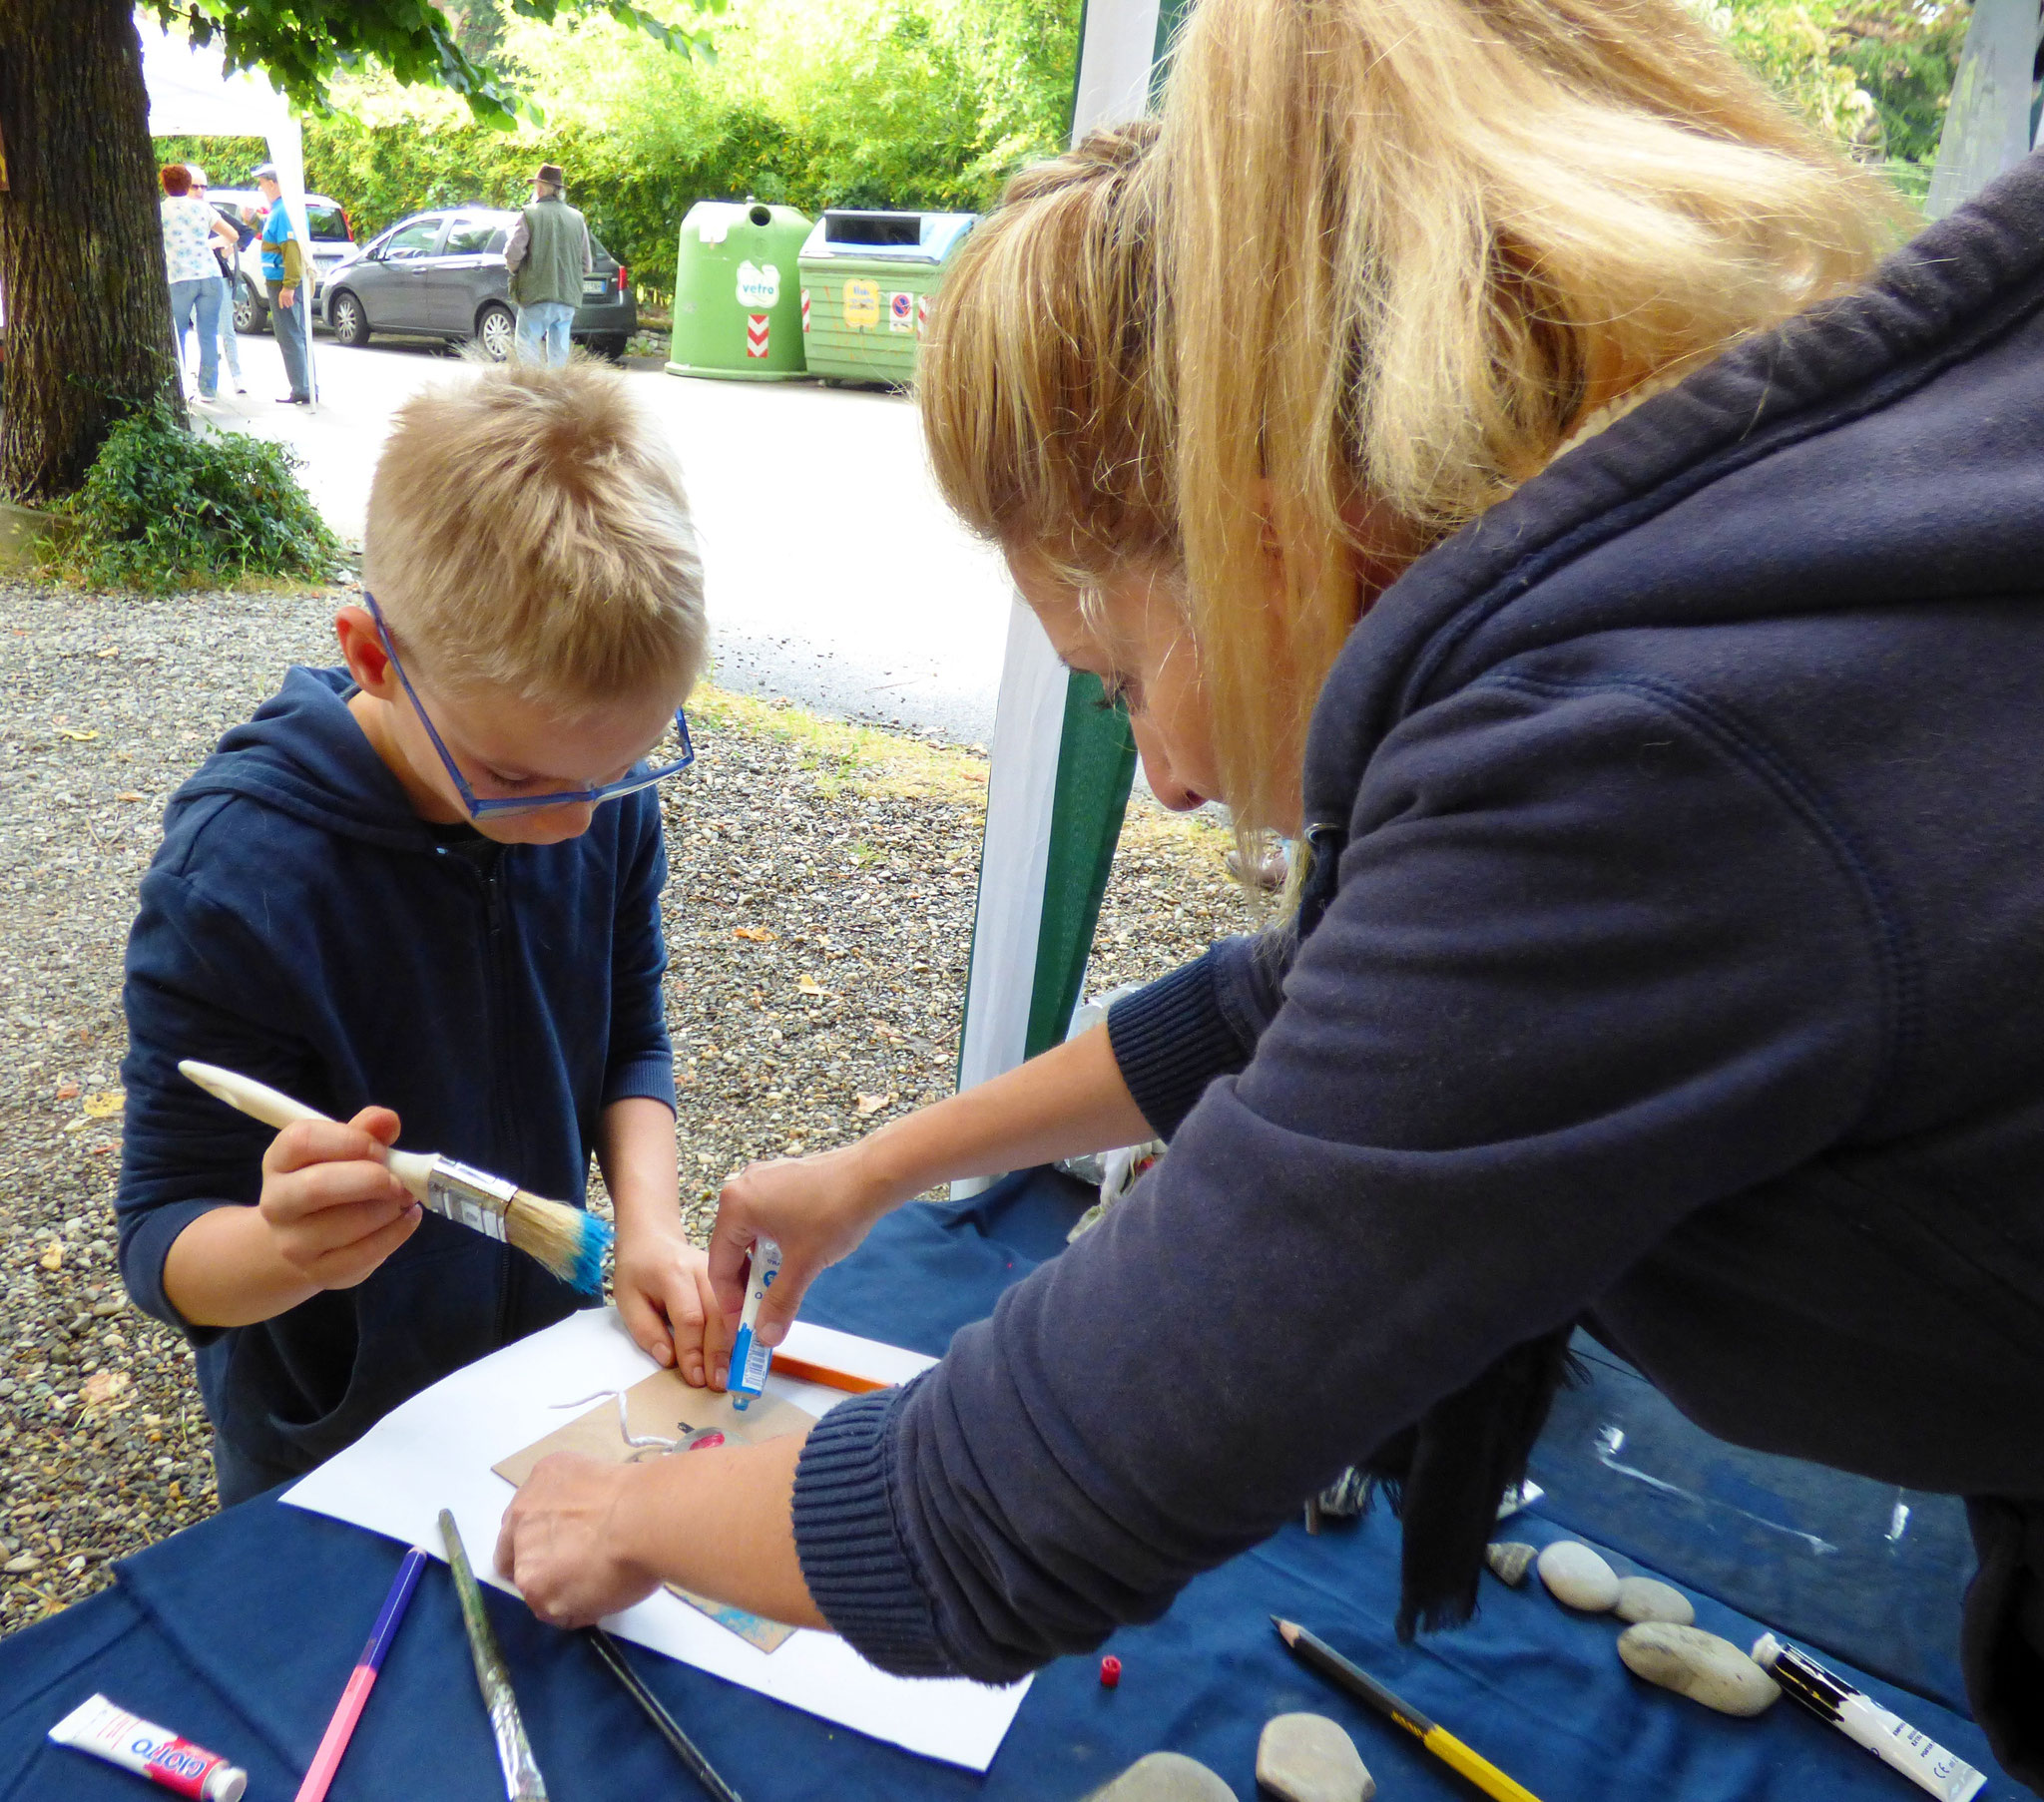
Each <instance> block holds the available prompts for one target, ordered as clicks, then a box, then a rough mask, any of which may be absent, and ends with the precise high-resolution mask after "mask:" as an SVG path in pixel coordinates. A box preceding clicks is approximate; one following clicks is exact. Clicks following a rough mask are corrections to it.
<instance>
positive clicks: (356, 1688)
mask: <svg viewBox="0 0 2044 1802" xmlns="http://www.w3.org/2000/svg"><path fill="white" fill-rule="evenodd" d="M425 1568H426V1554H425V1553H423V1552H421V1551H420V1550H419V1548H418V1547H416V1546H414V1547H413V1548H412V1549H411V1550H410V1551H409V1552H407V1553H406V1554H405V1555H404V1563H403V1564H401V1565H399V1566H398V1567H397V1576H396V1577H394V1578H393V1579H392V1581H391V1584H390V1593H389V1594H388V1595H386V1596H384V1597H383V1611H382V1612H381V1613H380V1614H378V1615H377V1616H376V1624H375V1625H374V1626H373V1627H371V1628H370V1629H369V1643H368V1644H367V1645H365V1646H363V1647H362V1655H361V1656H360V1657H359V1658H357V1659H356V1660H355V1667H354V1670H353V1672H352V1674H350V1675H349V1677H348V1680H347V1687H346V1688H345V1689H343V1690H342V1691H341V1692H340V1700H339V1701H338V1702H336V1703H335V1704H334V1707H333V1718H332V1719H331V1720H330V1721H328V1722H327V1723H326V1737H325V1738H323V1739H322V1740H320V1742H319V1749H318V1751H316V1752H314V1753H313V1754H312V1762H311V1765H310V1766H309V1767H308V1768H307V1770H306V1772H305V1781H304V1782H303V1783H301V1784H299V1785H298V1795H297V1802H326V1786H327V1785H328V1784H329V1783H331V1782H332V1781H333V1773H334V1772H335V1771H336V1770H338V1769H339V1768H340V1760H341V1754H342V1753H344V1752H345V1751H346V1750H347V1742H348V1740H349V1739H350V1738H351V1737H352V1736H353V1733H354V1730H355V1722H356V1721H358V1720H360V1719H361V1717H362V1704H363V1703H364V1702H366V1701H367V1700H368V1699H369V1691H370V1690H371V1689H372V1688H373V1687H375V1683H376V1673H377V1671H379V1670H381V1669H382V1668H383V1654H384V1653H385V1652H387V1651H388V1650H389V1649H390V1641H391V1640H393V1639H394V1638H396V1637H397V1628H398V1623H399V1622H400V1621H402V1620H403V1619H404V1610H405V1609H406V1608H407V1607H409V1606H410V1605H411V1592H412V1590H414V1589H416V1588H417V1587H418V1586H419V1573H420V1572H421V1571H423V1570H424V1569H425Z"/></svg>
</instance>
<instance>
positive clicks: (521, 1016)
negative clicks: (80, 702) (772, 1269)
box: [116, 365, 723, 1502]
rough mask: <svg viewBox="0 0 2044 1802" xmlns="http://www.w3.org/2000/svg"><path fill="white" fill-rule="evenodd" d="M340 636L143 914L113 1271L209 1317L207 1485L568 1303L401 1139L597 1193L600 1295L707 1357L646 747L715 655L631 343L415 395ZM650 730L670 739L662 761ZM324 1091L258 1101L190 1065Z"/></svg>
mask: <svg viewBox="0 0 2044 1802" xmlns="http://www.w3.org/2000/svg"><path fill="white" fill-rule="evenodd" d="M362 569H363V578H364V590H365V592H364V593H363V595H362V597H361V600H360V602H351V603H349V604H348V605H346V606H344V607H342V608H341V609H340V611H339V614H338V616H337V618H336V620H335V630H336V633H337V636H338V638H339V641H340V651H341V656H342V659H343V661H344V666H345V667H344V668H341V669H333V670H306V669H294V670H292V671H291V672H290V673H289V674H288V675H287V676H285V678H284V681H283V685H282V687H281V688H280V689H279V690H278V691H277V693H276V694H275V695H274V696H273V697H272V698H271V699H269V700H268V701H266V702H264V703H263V705H262V706H261V707H260V708H259V709H258V710H257V712H256V716H255V717H254V718H253V719H251V720H250V721H249V722H248V723H247V724H245V725H240V726H237V727H236V728H235V729H234V730H232V731H230V732H229V733H228V734H227V735H226V736H225V737H224V738H223V739H222V740H221V742H220V746H219V748H218V749H217V750H216V751H215V752H214V754H213V755H212V756H211V757H209V758H208V759H207V761H206V763H205V764H204V765H203V766H202V767H201V768H200V770H199V771H198V773H197V774H196V775H194V776H193V777H192V778H191V779H190V780H189V781H188V782H186V783H185V785H184V786H183V787H182V788H180V789H179V791H178V793H177V794H176V795H175V796H174V797H173V799H172V801H171V805H170V809H169V811H168V813H167V814H166V817H165V832H164V843H163V847H162V849H161V850H160V851H159V852H158V854H157V856H156V859H155V861H154V862H153V863H152V865H151V867H150V870H149V872H148V874H147V875H146V876H145V877H144V879H143V883H142V905H141V911H140V913H139V914H138V916H137V918H136V921H135V925H134V929H133V932H132V934H131V936H130V939H129V946H128V975H127V986H126V991H125V1001H126V1006H127V1013H128V1026H129V1035H130V1050H129V1053H128V1057H127V1059H126V1062H125V1063H124V1064H123V1066H122V1076H123V1078H124V1080H125V1083H126V1086H127V1113H126V1120H125V1145H124V1156H123V1164H122V1171H121V1189H120V1195H119V1198H118V1201H117V1203H116V1206H117V1209H118V1215H119V1226H120V1255H121V1270H122V1274H123V1276H124V1278H125V1279H126V1281H127V1285H128V1289H129V1292H130V1293H131V1294H132V1295H133V1296H134V1297H135V1300H136V1301H137V1303H138V1304H139V1305H140V1306H141V1307H142V1308H144V1309H145V1310H146V1311H147V1312H149V1313H151V1314H154V1315H155V1316H156V1317H157V1318H159V1319H161V1320H165V1321H168V1322H170V1323H171V1324H172V1325H174V1326H178V1327H181V1328H183V1329H184V1331H185V1332H186V1333H187V1335H188V1336H189V1337H190V1338H191V1340H192V1342H193V1344H194V1345H195V1346H196V1347H197V1348H198V1374H199V1383H200V1388H201V1390H202V1392H203V1394H204V1396H205V1400H206V1407H207V1412H208V1414H209V1415H210V1416H211V1418H212V1421H213V1425H214V1430H215V1458H216V1462H217V1465H218V1469H219V1478H220V1493H221V1499H222V1501H223V1502H236V1501H240V1500H242V1499H243V1498H245V1497H248V1496H251V1495H254V1494H256V1492H257V1491H260V1490H263V1489H266V1488H268V1487H270V1486H271V1485H273V1484H276V1483H279V1482H281V1481H283V1480H284V1479H286V1478H289V1477H292V1476H295V1475H298V1474H301V1473H303V1472H304V1471H307V1470H309V1469H310V1468H311V1467H312V1466H313V1465H315V1464H317V1463H319V1462H320V1461H321V1460H322V1459H324V1458H327V1457H329V1456H330V1455H332V1454H333V1453H335V1452H337V1451H339V1450H340V1449H341V1448H342V1447H343V1446H345V1445H347V1444H348V1443H349V1442H350V1441H352V1440H354V1439H355V1438H357V1437H358V1436H359V1435H360V1434H361V1433H363V1432H364V1431H365V1430H366V1429H367V1428H368V1427H370V1426H371V1425H372V1424H373V1423H374V1422H375V1421H376V1420H377V1419H378V1418H380V1417H381V1416H382V1415H383V1414H385V1413H386V1412H387V1411H388V1410H389V1409H391V1408H392V1407H394V1406H396V1405H397V1404H398V1403H399V1402H401V1401H403V1400H405V1399H406V1398H407V1397H409V1396H411V1395H413V1394H415V1393H416V1392H417V1391H418V1390H420V1389H422V1388H424V1387H425V1386H426V1385H428V1384H430V1383H432V1382H434V1381H436V1380H437V1379H438V1378H440V1377H442V1376H444V1375H446V1374H447V1373H448V1372H450V1371H452V1370H455V1369H457V1368H459V1367H460V1366H461V1365H463V1364H466V1363H469V1362H471V1361H472V1360H474V1359H476V1358H478V1357H481V1356H482V1355H484V1354H485V1353H487V1352H490V1351H494V1350H496V1349H497V1348H498V1347H500V1346H502V1345H505V1344H507V1343H509V1342H510V1341H511V1340H512V1339H514V1338H517V1337H519V1336H521V1335H523V1334H526V1333H530V1332H533V1331H535V1330H536V1329H538V1328H540V1327H543V1326H546V1325H549V1324H551V1323H552V1322H554V1321H557V1320H560V1319H562V1318H563V1317H565V1316H566V1315H567V1314H568V1313H569V1311H570V1310H572V1309H573V1308H575V1307H576V1306H578V1305H581V1304H580V1303H579V1302H578V1298H577V1296H576V1294H575V1292H574V1291H573V1290H572V1289H570V1288H569V1287H568V1285H567V1284H565V1283H563V1282H561V1281H560V1280H559V1279H558V1278H556V1277H554V1276H553V1275H552V1274H550V1273H549V1272H548V1271H547V1270H546V1269H545V1268H544V1267H543V1266H541V1265H539V1264H538V1263H535V1262H534V1261H533V1260H531V1259H530V1258H528V1257H526V1256H524V1255H522V1254H520V1253H518V1252H515V1251H513V1250H512V1249H511V1248H510V1247H509V1246H507V1245H505V1244H503V1243H502V1242H500V1241H498V1240H495V1239H492V1238H490V1237H487V1236H485V1235H484V1234H482V1233H480V1232H476V1231H472V1230H470V1229H469V1228H468V1227H466V1226H462V1225H459V1224H456V1223H455V1222H453V1221H451V1220H448V1219H445V1218H443V1217H441V1216H440V1215H438V1214H422V1212H421V1210H420V1208H419V1207H418V1206H417V1205H416V1204H415V1203H414V1202H413V1200H412V1198H411V1196H410V1195H409V1193H408V1192H406V1191H405V1190H404V1188H403V1187H402V1186H401V1185H400V1184H399V1183H398V1182H397V1181H396V1179H395V1178H394V1177H393V1176H391V1175H390V1173H389V1172H388V1171H387V1170H386V1169H385V1168H384V1167H383V1165H382V1164H381V1163H380V1162H377V1161H375V1160H374V1154H375V1149H376V1147H377V1145H379V1144H380V1145H387V1144H390V1143H392V1142H393V1141H394V1140H396V1139H397V1137H398V1134H399V1131H400V1120H401V1129H402V1132H403V1136H404V1142H405V1144H406V1145H407V1146H408V1147H410V1148H415V1149H420V1150H433V1151H440V1152H444V1153H446V1154H448V1155H449V1156H452V1157H455V1158H458V1159H460V1160H461V1161H463V1162H465V1163H468V1164H470V1165H473V1166H476V1167H479V1168H481V1169H484V1170H488V1171H491V1172H494V1173H497V1174H500V1175H504V1176H507V1177H509V1178H511V1179H512V1180H514V1181H516V1182H518V1183H519V1184H521V1185H522V1186H524V1187H526V1188H529V1189H532V1190H534V1191H535V1192H537V1193H540V1194H543V1195H548V1196H551V1197H553V1198H555V1199H558V1200H563V1201H568V1202H573V1203H577V1204H579V1203H581V1202H582V1200H583V1196H584V1187H585V1184H586V1181H587V1176H588V1169H589V1158H590V1155H591V1153H592V1151H593V1152H594V1153H595V1155H596V1156H597V1158H598V1159H599V1161H600V1162H601V1164H602V1167H603V1171H604V1175H605V1178H606V1181H607V1183H608V1186H609V1189H610V1194H611V1198H612V1202H613V1205H614V1208H615V1211H616V1217H617V1228H618V1238H617V1253H616V1272H615V1274H616V1282H615V1287H616V1294H617V1301H618V1305H619V1307H620V1309H621V1311H622V1313H623V1315H624V1318H625V1322H626V1324H627V1326H628V1327H629V1328H630V1329H631V1331H632V1333H633V1335H634V1337H635V1338H636V1339H637V1340H638V1342H639V1343H640V1345H642V1346H643V1347H644V1348H645V1349H646V1350H647V1351H649V1352H651V1353H652V1354H653V1355H654V1356H655V1357H657V1358H659V1359H660V1360H661V1362H663V1363H666V1364H676V1363H679V1365H680V1367H681V1369H682V1371H683V1374H684V1375H685V1376H687V1377H689V1378H691V1380H693V1381H695V1382H698V1383H701V1382H702V1381H703V1380H704V1378H705V1375H706V1370H705V1356H706V1352H705V1345H706V1337H705V1335H706V1321H707V1330H708V1346H709V1350H710V1353H711V1354H712V1355H714V1354H715V1353H716V1351H717V1348H718V1347H719V1346H720V1345H721V1343H722V1340H721V1337H720V1335H721V1333H722V1326H723V1322H722V1316H721V1314H720V1313H719V1312H718V1311H717V1310H716V1308H715V1307H714V1305H706V1304H708V1303H709V1301H710V1290H709V1287H708V1283H707V1280H706V1277H705V1268H704V1258H703V1254H702V1253H701V1252H700V1251H697V1250H694V1249H693V1248H692V1247H690V1246H689V1244H688V1242H687V1240H686V1238H685V1237H684V1235H683V1231H682V1222H681V1214H680V1207H679V1199H678V1192H677V1182H676V1166H675V1140H674V1067H673V1053H672V1050H671V1047H670V1045H669V1041H668V1034H667V1027H666V1020H665V1014H664V1011H663V1003H662V997H661V978H662V973H663V971H664V970H665V968H666V964H667V957H666V952H665V949H664V945H663V940H662V933H661V921H660V897H661V890H662V887H663V885H664V884H665V881H666V877H667V857H666V851H665V847H664V845H663V841H662V833H661V823H660V804H659V797H658V791H657V790H656V789H655V788H653V787H652V786H651V785H650V784H651V783H652V781H653V780H654V779H655V776H656V774H657V773H670V772H671V770H672V769H673V768H679V767H680V761H679V760H678V759H677V757H676V753H675V751H674V750H673V749H672V748H669V749H667V750H666V751H663V752H658V753H656V752H655V747H656V746H657V745H658V744H660V742H661V741H662V740H663V739H664V738H665V737H666V735H667V734H668V733H669V732H670V731H671V730H674V729H675V728H676V726H677V709H678V708H679V706H680V704H681V702H682V700H683V698H684V697H685V696H686V695H687V693H688V691H689V689H690V687H691V685H692V684H693V682H694V681H695V679H696V676H697V675H698V673H699V671H700V670H701V668H702V665H703V661H704V655H705V633H704V621H703V603H702V566H701V563H700V560H699V558H698V555H697V550H696V540H695V534H694V530H693V527H692V525H691V522H690V518H689V510H688V503H687V500H686V498H685V496H684V494H683V492H682V487H681V481H680V477H679V474H678V473H677V471H676V470H675V467H674V464H673V461H672V458H671V456H670V455H669V453H668V452H667V450H666V448H665V445H664V443H663V441H662V440H661V438H660V435H659V433H658V431H657V429H656V428H654V427H653V426H651V425H650V424H649V423H648V422H647V421H645V420H644V419H643V418H642V417H641V416H640V415H639V414H638V413H637V412H636V411H635V409H634V408H633V407H632V405H631V404H630V402H629V400H628V398H627V396H626V394H625V391H624V384H623V381H622V379H621V378H619V377H618V376H616V375H615V374H612V373H610V372H606V371H602V370H598V369H596V368H594V367H591V366H587V365H583V366H577V367H571V368H567V369H558V370H551V371H548V370H540V369H533V368H528V367H523V366H518V367H509V368H505V369H497V370H492V371H489V372H486V373H478V374H474V375H471V376H470V377H468V378H466V379H464V380H463V381H461V382H460V383H458V384H456V385H453V386H450V387H447V388H443V389H438V390H429V391H428V392H426V393H424V394H421V395H420V396H418V397H416V398H415V399H413V400H411V401H410V402H408V403H407V404H406V405H405V406H404V407H403V408H402V409H400V411H399V413H398V415H397V421H396V426H395V429H394V430H393V431H392V433H391V435H390V438H389V439H388V441H387V442H386V444H385V447H384V450H383V453H382V456H381V458H380V460H379V461H378V463H377V466H376V472H375V477H374V481H373V484H372V486H371V489H370V496H369V508H368V522H367V531H366V533H365V537H364V549H363V564H362ZM650 753H651V754H656V755H657V756H658V758H659V761H658V762H657V763H656V764H654V765H653V766H651V767H649V766H648V765H647V764H646V763H645V762H644V761H643V760H644V759H645V758H646V757H647V756H648V755H649V754H650ZM187 1058H193V1059H198V1060H200V1061H202V1062H205V1063H210V1064H218V1065H224V1066H226V1067H227V1068H229V1069H231V1070H237V1071H240V1072H243V1073H244V1074H246V1075H249V1076H252V1077H255V1078H256V1079H257V1080H259V1081H261V1082H264V1083H268V1084H270V1085H271V1086H272V1087H274V1088H277V1089H281V1090H282V1091H284V1093H285V1094H287V1095H291V1096H294V1097H296V1098H297V1099H298V1100H300V1101H303V1102H306V1103H308V1104H309V1105H310V1106H312V1107H313V1108H315V1109H317V1110H318V1111H320V1112H321V1113H323V1114H326V1115H328V1116H331V1117H332V1118H333V1120H334V1122H336V1123H346V1124H331V1125H319V1126H315V1125H309V1124H307V1125H298V1126H290V1127H287V1128H285V1129H284V1130H283V1131H282V1132H279V1133H275V1134H274V1135H272V1134H271V1133H270V1131H269V1130H268V1128H266V1127H263V1126H258V1125H257V1124H256V1122H254V1121H251V1120H248V1119H246V1118H244V1117H243V1116H242V1115H240V1114H237V1113H235V1112H233V1111H232V1110H230V1109H229V1108H227V1107H226V1106H225V1105H224V1104H222V1103H220V1102H218V1101H215V1100H214V1099H213V1098H212V1097H211V1096H209V1095H207V1094H205V1093H203V1092H202V1091H201V1090H199V1089H198V1088H196V1087H195V1086H194V1085H193V1084H192V1083H190V1082H188V1081H187V1080H186V1079H185V1078H184V1077H183V1076H181V1075H180V1074H179V1071H178V1063H179V1061H180V1060H181V1059H187Z"/></svg>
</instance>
